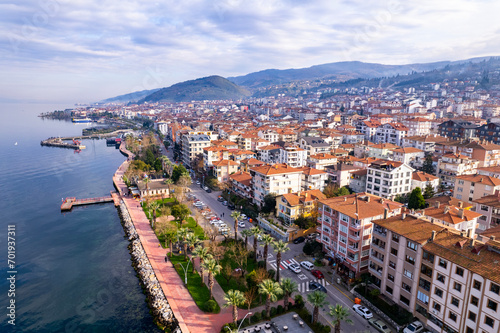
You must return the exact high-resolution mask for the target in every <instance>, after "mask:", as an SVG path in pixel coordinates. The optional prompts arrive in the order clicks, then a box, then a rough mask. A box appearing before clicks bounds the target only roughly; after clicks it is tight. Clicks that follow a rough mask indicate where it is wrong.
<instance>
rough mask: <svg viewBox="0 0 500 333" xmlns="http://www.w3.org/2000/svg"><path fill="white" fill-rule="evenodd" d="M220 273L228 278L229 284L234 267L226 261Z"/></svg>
mask: <svg viewBox="0 0 500 333" xmlns="http://www.w3.org/2000/svg"><path fill="white" fill-rule="evenodd" d="M220 275H222V277H223V278H224V279H225V280H226V284H229V281H231V279H232V278H233V269H232V268H231V264H230V263H229V262H226V263H225V264H224V265H223V266H222V269H221V271H220Z"/></svg>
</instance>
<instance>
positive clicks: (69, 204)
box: [61, 191, 120, 211]
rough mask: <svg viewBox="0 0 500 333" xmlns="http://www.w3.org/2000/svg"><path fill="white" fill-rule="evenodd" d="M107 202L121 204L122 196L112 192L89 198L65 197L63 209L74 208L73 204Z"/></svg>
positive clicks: (82, 204)
mask: <svg viewBox="0 0 500 333" xmlns="http://www.w3.org/2000/svg"><path fill="white" fill-rule="evenodd" d="M106 202H113V203H114V204H115V206H119V205H120V197H119V195H118V193H116V192H113V191H112V192H111V195H108V196H104V197H97V198H87V199H77V198H75V197H67V198H66V199H64V201H63V203H62V204H61V211H69V210H71V209H72V208H73V206H84V205H93V204H100V203H106Z"/></svg>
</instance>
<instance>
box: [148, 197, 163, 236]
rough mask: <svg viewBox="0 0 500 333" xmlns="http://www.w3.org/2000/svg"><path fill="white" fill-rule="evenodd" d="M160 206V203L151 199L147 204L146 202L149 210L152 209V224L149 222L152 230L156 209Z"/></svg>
mask: <svg viewBox="0 0 500 333" xmlns="http://www.w3.org/2000/svg"><path fill="white" fill-rule="evenodd" d="M159 208H160V204H159V203H158V201H156V200H155V201H151V202H150V203H149V204H148V209H149V210H150V211H153V220H152V222H153V223H152V224H151V228H152V229H153V230H155V223H156V212H157V211H158V209H159Z"/></svg>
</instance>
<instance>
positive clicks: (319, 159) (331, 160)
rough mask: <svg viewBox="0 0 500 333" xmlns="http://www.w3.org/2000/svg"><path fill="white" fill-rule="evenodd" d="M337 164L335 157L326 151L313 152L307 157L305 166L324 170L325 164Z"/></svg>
mask: <svg viewBox="0 0 500 333" xmlns="http://www.w3.org/2000/svg"><path fill="white" fill-rule="evenodd" d="M335 164H337V157H336V156H333V155H331V154H327V153H321V154H314V155H311V156H309V158H308V159H307V166H308V167H311V168H315V169H318V170H324V169H325V167H326V166H330V165H335Z"/></svg>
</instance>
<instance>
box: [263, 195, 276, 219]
mask: <svg viewBox="0 0 500 333" xmlns="http://www.w3.org/2000/svg"><path fill="white" fill-rule="evenodd" d="M275 209H276V193H269V194H266V196H265V197H264V206H263V207H262V212H263V213H266V214H269V213H271V212H273V211H274V210H275Z"/></svg>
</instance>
